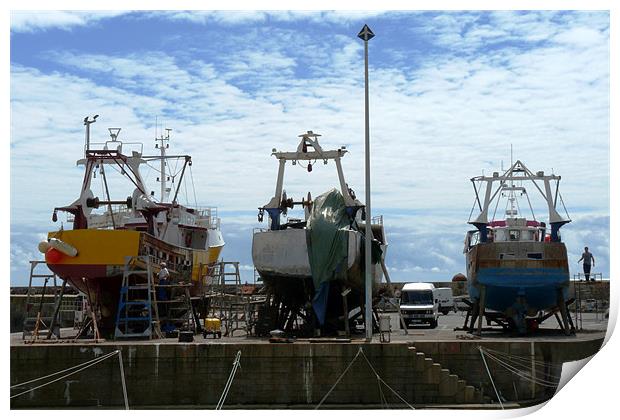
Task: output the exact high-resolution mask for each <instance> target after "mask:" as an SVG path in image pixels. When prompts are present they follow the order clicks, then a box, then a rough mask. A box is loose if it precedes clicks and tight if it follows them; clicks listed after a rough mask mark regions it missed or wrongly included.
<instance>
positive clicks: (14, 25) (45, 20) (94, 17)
mask: <svg viewBox="0 0 620 420" xmlns="http://www.w3.org/2000/svg"><path fill="white" fill-rule="evenodd" d="M125 13H128V12H123V11H118V12H115V11H61V10H39V11H12V12H11V31H12V32H35V31H39V30H48V29H52V28H53V29H63V30H70V29H71V28H74V27H79V26H86V25H88V24H90V23H93V22H97V21H99V20H102V19H110V18H113V17H116V16H120V15H122V14H125Z"/></svg>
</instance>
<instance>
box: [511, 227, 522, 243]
mask: <svg viewBox="0 0 620 420" xmlns="http://www.w3.org/2000/svg"><path fill="white" fill-rule="evenodd" d="M508 235H509V237H510V240H511V241H518V240H519V238H520V237H521V231H520V230H518V229H510V231H509V232H508Z"/></svg>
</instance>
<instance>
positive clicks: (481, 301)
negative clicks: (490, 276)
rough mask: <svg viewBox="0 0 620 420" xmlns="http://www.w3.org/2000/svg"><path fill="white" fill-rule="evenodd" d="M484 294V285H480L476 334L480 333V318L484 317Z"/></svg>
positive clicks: (485, 291) (485, 292) (485, 293)
mask: <svg viewBox="0 0 620 420" xmlns="http://www.w3.org/2000/svg"><path fill="white" fill-rule="evenodd" d="M486 295H487V289H486V287H485V286H480V302H479V306H480V309H478V328H477V331H476V334H477V335H482V318H484V305H485V303H486V302H485V301H486Z"/></svg>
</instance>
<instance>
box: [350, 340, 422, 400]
mask: <svg viewBox="0 0 620 420" xmlns="http://www.w3.org/2000/svg"><path fill="white" fill-rule="evenodd" d="M360 350H362V349H361V347H360ZM362 356H363V357H364V359H365V360H366V363H368V366H370V369H371V370H372V371H373V373H374V374H375V375H376V376H377V380H379V381H381V382H382V383H383V385H385V386H386V387H387V388H388V389H389V390H390V391H392V393H393V394H394V395H396V396H397V397H398V398H399V399H400V400H401V401H402V402H404V403H405V404H407V406H408V407H409V408H411V409H412V410H415V408H413V406H412V405H411V404H409V403H408V402H407V401H405V399H404V398H403V397H401V396H400V394H399V393H398V392H396V391H394V390H393V389H392V387H391V386H389V385H388V384H387V382H385V381H384V380H383V379H382V378H381V377H380V376H379V374H378V373H377V371H376V370H375V368H374V367H373V365H372V363H370V360H368V358H367V357H366V354H365V353H364V352H363V351H362Z"/></svg>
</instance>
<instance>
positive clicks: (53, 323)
mask: <svg viewBox="0 0 620 420" xmlns="http://www.w3.org/2000/svg"><path fill="white" fill-rule="evenodd" d="M66 285H67V279H63V280H62V287H61V288H60V292H59V293H58V297H57V300H56V304H55V305H54V314H53V315H52V321H51V322H50V327H49V331H48V332H47V339H48V340H49V339H50V338H52V334H54V335H56V334H55V333H54V327H56V321H57V319H58V313H59V312H60V305H61V304H62V298H63V296H64V295H65V286H66ZM56 338H58V339H59V340H60V326H59V327H58V337H56Z"/></svg>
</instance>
